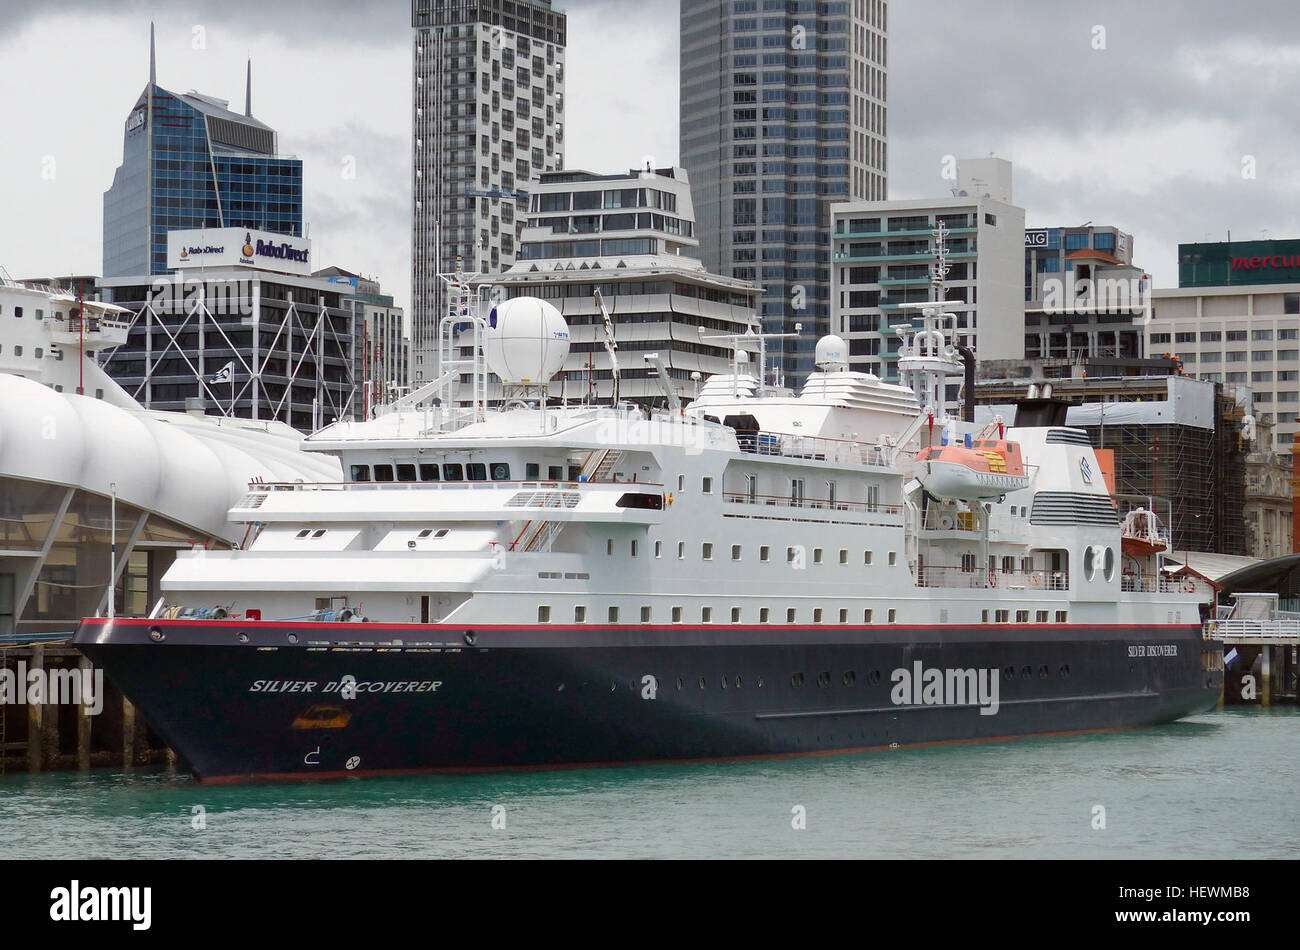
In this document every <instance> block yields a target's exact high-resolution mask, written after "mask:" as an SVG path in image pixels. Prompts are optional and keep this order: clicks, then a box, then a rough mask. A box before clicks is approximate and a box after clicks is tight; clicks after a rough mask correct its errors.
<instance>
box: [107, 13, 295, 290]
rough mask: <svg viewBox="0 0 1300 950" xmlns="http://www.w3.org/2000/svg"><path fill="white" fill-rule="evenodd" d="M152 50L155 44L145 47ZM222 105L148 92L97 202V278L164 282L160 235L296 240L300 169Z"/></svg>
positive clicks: (270, 138) (155, 89) (258, 128)
mask: <svg viewBox="0 0 1300 950" xmlns="http://www.w3.org/2000/svg"><path fill="white" fill-rule="evenodd" d="M151 46H152V39H151ZM249 80H250V88H249V89H248V91H247V94H246V96H245V114H244V115H240V114H239V113H236V112H232V111H230V109H229V108H228V106H229V103H228V102H226V101H225V100H224V99H215V98H213V97H211V96H205V95H201V94H199V93H196V92H188V93H185V94H183V95H179V94H177V93H174V92H169V91H168V90H166V89H163V88H162V87H161V86H159V85H158V84H157V81H156V71H155V68H154V64H153V52H152V49H151V50H150V65H149V84H148V85H147V86H146V87H145V90H144V92H142V93H141V94H140V98H139V99H138V100H137V101H136V104H135V106H134V107H132V109H131V111H130V113H129V114H128V116H127V120H126V129H125V134H124V140H123V145H122V164H121V166H119V168H118V169H117V173H116V174H115V175H114V176H113V184H112V187H110V188H109V189H108V191H106V192H104V277H105V278H110V277H138V276H149V275H153V274H162V273H166V272H167V269H168V268H167V232H168V231H174V230H178V229H185V228H220V227H237V228H253V229H257V230H262V231H273V232H275V233H277V234H288V235H292V236H294V237H302V161H301V159H297V158H292V157H287V156H283V155H279V154H278V149H277V136H276V133H275V131H274V130H273V129H271V128H269V127H268V126H266V125H264V124H263V123H261V122H259V121H257V120H256V119H254V118H253V117H252V115H251V112H252V109H251V106H252V90H251V69H250V76H249Z"/></svg>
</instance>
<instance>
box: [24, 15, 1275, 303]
mask: <svg viewBox="0 0 1300 950" xmlns="http://www.w3.org/2000/svg"><path fill="white" fill-rule="evenodd" d="M1265 6H1268V4H1265ZM557 8H558V9H561V10H563V11H564V12H566V13H567V15H568V17H569V43H568V54H567V56H566V62H567V66H568V69H567V75H566V82H565V85H566V94H567V98H568V104H567V109H566V111H567V112H568V113H569V122H570V125H569V132H568V135H569V147H568V149H567V150H566V165H567V166H568V167H570V168H584V169H589V170H591V171H595V172H600V173H606V172H611V171H616V170H618V169H622V168H628V167H633V166H636V165H640V164H642V160H643V159H644V158H645V157H646V156H652V157H653V158H654V162H655V164H656V165H659V166H664V165H671V164H674V163H679V162H680V156H679V155H678V154H677V151H678V149H677V138H678V125H677V89H678V49H677V33H678V25H679V20H678V5H677V4H676V3H670V2H663V0H658V2H654V3H651V4H628V3H624V2H608V3H592V2H582V3H568V4H564V3H560V4H557ZM253 9H255V8H254V6H253V5H252V4H251V3H246V2H243V0H236V2H233V3H226V4H222V5H221V6H220V7H218V6H217V5H216V4H207V3H198V4H195V5H194V6H193V7H192V8H191V11H190V12H187V13H184V14H178V13H173V12H172V11H170V10H168V11H164V12H163V13H162V14H161V15H159V16H157V17H156V18H157V23H158V61H159V62H158V69H159V74H160V77H166V80H167V81H168V82H169V83H170V84H171V85H172V86H173V87H174V88H176V89H177V90H178V91H184V90H188V89H191V88H193V89H197V90H199V91H201V92H204V93H207V94H210V95H216V96H220V97H222V98H228V99H230V100H231V101H232V102H234V103H238V102H239V101H241V98H242V93H243V80H244V63H245V60H246V58H247V57H248V56H249V55H251V56H252V59H253V70H254V76H255V86H256V92H257V95H256V97H255V99H256V101H255V106H256V109H255V112H256V113H257V115H258V117H259V118H260V119H262V120H263V121H265V122H266V123H267V124H268V125H271V126H272V127H274V128H276V129H277V130H278V131H279V132H280V137H281V149H282V151H284V152H285V153H287V154H292V155H298V156H300V157H302V159H303V162H304V208H303V210H304V225H305V226H310V227H311V236H312V239H313V241H314V242H315V244H316V246H317V248H318V260H319V261H320V262H321V263H322V264H337V265H339V266H342V267H346V268H349V269H351V270H355V271H358V272H362V273H366V274H368V275H373V276H375V277H377V278H378V279H379V280H380V281H381V282H382V283H383V284H384V286H385V288H391V290H392V292H393V293H394V296H395V297H396V302H397V304H398V305H403V306H407V307H408V308H409V304H410V290H409V286H408V285H409V275H410V208H411V189H410V174H411V171H410V136H411V133H410V106H411V89H410V69H411V50H410V25H409V19H408V18H409V4H406V3H400V4H392V5H390V6H386V7H384V8H382V9H377V10H374V11H369V14H370V20H369V21H368V30H367V31H354V32H350V33H348V34H347V35H346V36H345V35H344V34H343V32H342V31H340V30H337V29H328V28H327V27H329V25H330V24H334V25H335V26H337V24H338V22H339V20H338V14H341V13H342V12H344V10H345V8H344V7H342V6H341V5H339V6H337V7H335V6H332V5H331V4H329V3H326V4H321V5H317V6H314V7H312V8H310V9H308V8H302V9H301V10H298V11H296V13H291V12H288V11H279V12H274V11H272V12H268V13H267V14H266V15H265V16H263V15H262V14H261V12H260V8H258V9H259V15H258V17H257V18H256V20H249V19H246V18H244V17H243V16H242V14H244V13H246V12H248V11H250V10H253ZM346 9H350V8H346ZM1173 9H1174V7H1173V5H1172V4H1152V5H1149V6H1144V7H1143V9H1141V10H1137V11H1132V10H1124V9H1123V8H1122V7H1121V5H1119V4H1115V3H1099V4H1094V5H1092V6H1091V7H1090V8H1089V9H1088V10H1087V11H1078V10H1040V9H1038V8H1037V7H1036V6H1034V5H1030V4H1027V3H1020V2H1003V3H998V4H967V5H962V6H960V7H952V6H951V5H948V6H945V5H943V4H940V3H937V2H925V3H919V2H913V3H906V4H904V3H895V4H891V8H890V13H891V22H890V24H889V34H890V38H891V40H892V43H891V45H892V47H893V56H892V57H891V61H890V64H889V65H890V85H891V89H890V112H891V127H890V130H889V132H890V136H889V137H890V140H891V146H892V148H891V154H890V159H891V161H890V167H889V178H890V193H889V197H890V198H891V199H900V198H910V197H917V198H924V197H942V196H943V195H945V194H946V193H947V190H946V189H947V188H948V187H949V186H950V185H951V182H950V181H948V180H946V179H944V178H943V177H942V169H943V159H944V158H945V156H949V155H951V156H953V157H956V158H973V157H981V156H984V155H987V154H989V153H990V152H992V153H995V154H996V155H998V157H1001V158H1006V159H1009V160H1010V161H1012V162H1013V163H1014V165H1015V175H1016V194H1017V203H1019V204H1022V205H1023V206H1024V207H1026V209H1027V212H1028V214H1027V221H1026V224H1027V226H1028V227H1030V228H1034V227H1048V226H1069V225H1078V224H1082V223H1083V222H1084V221H1086V220H1095V221H1099V222H1104V223H1108V224H1113V225H1115V226H1118V227H1121V228H1122V229H1124V230H1126V231H1128V232H1130V233H1132V234H1133V235H1134V243H1135V250H1134V255H1135V259H1137V260H1138V261H1140V262H1141V263H1142V265H1143V266H1144V267H1145V268H1146V269H1147V270H1148V271H1149V272H1150V273H1152V275H1153V277H1154V284H1155V286H1157V287H1172V286H1175V285H1176V283H1177V245H1178V244H1179V243H1186V242H1197V241H1204V240H1222V239H1224V238H1226V237H1227V234H1228V232H1229V231H1231V233H1232V236H1233V238H1234V239H1237V240H1242V239H1255V238H1259V237H1261V236H1266V237H1288V236H1296V235H1297V234H1300V221H1297V215H1296V214H1295V213H1294V211H1292V210H1291V206H1290V205H1289V204H1288V203H1287V202H1286V201H1285V198H1286V197H1287V196H1288V194H1289V191H1290V189H1291V187H1292V186H1294V185H1295V184H1297V183H1300V162H1298V161H1297V160H1296V159H1295V158H1294V155H1296V154H1297V152H1300V149H1297V148H1295V147H1293V143H1291V142H1290V141H1289V139H1290V137H1291V136H1293V135H1294V133H1292V132H1290V131H1288V130H1287V129H1285V128H1282V127H1278V126H1277V125H1276V124H1275V123H1271V122H1268V121H1262V117H1267V116H1269V115H1272V114H1276V112H1277V110H1278V109H1279V107H1280V103H1282V102H1285V101H1289V100H1290V99H1291V98H1293V93H1294V92H1296V91H1300V70H1298V69H1297V68H1296V65H1295V64H1296V62H1297V60H1300V51H1298V49H1297V47H1296V46H1295V45H1288V44H1287V42H1286V41H1285V40H1279V41H1272V40H1270V39H1268V38H1267V37H1266V36H1265V35H1264V33H1263V31H1262V30H1260V28H1259V27H1258V24H1259V23H1260V22H1263V21H1262V20H1261V18H1259V17H1251V18H1246V19H1243V18H1237V17H1233V16H1232V15H1231V11H1230V10H1228V9H1226V8H1222V9H1221V8H1220V7H1219V6H1218V5H1214V4H1195V5H1192V6H1190V7H1189V6H1188V5H1179V6H1178V7H1177V8H1176V9H1177V11H1178V15H1177V16H1170V15H1169V12H1170V11H1171V10H1173ZM6 13H7V16H8V17H9V20H10V23H11V29H10V32H9V33H8V34H7V37H6V39H5V40H3V41H0V53H3V54H4V55H3V56H0V83H3V85H4V87H5V88H6V89H7V90H8V91H9V94H10V95H12V96H13V101H15V102H18V103H20V104H21V106H22V110H23V112H24V114H26V115H28V116H30V117H32V119H33V120H32V122H31V124H30V125H29V128H28V131H27V132H25V133H24V134H23V135H22V136H19V137H17V138H16V140H15V141H14V142H13V144H12V145H11V146H10V147H9V148H7V149H6V150H5V152H4V154H3V156H0V175H3V176H4V178H5V180H6V181H7V182H10V183H11V184H10V185H8V186H7V187H6V193H5V198H6V201H5V204H6V210H8V211H9V212H10V214H12V215H13V216H14V219H16V220H20V221H22V222H23V225H24V228H23V230H22V231H21V232H17V231H14V230H9V231H7V232H6V237H5V239H4V240H3V241H0V265H3V266H5V267H6V268H7V269H8V270H9V272H10V273H11V274H12V275H13V276H15V277H22V276H31V275H34V274H38V273H40V274H44V273H94V272H97V271H98V270H99V267H100V259H101V220H100V218H101V214H102V208H101V207H100V204H101V202H102V194H103V192H104V190H105V189H106V188H107V187H108V186H109V184H110V183H111V181H112V172H113V170H114V169H115V168H116V164H117V162H118V161H120V158H121V155H120V142H121V117H122V115H124V114H125V113H126V111H128V110H129V108H130V105H131V104H132V102H133V101H134V99H135V97H136V96H138V94H139V90H140V89H141V88H142V87H143V85H144V83H145V81H146V80H147V48H148V22H149V18H150V13H149V11H148V8H147V7H146V6H145V5H143V4H139V3H131V2H119V3H113V2H103V3H97V4H96V3H86V4H77V3H73V4H65V5H63V6H61V7H60V9H59V11H58V12H48V11H45V10H39V9H35V8H18V9H17V10H15V11H12V12H10V11H6ZM1288 21H1292V22H1293V23H1294V24H1295V25H1300V12H1297V11H1295V10H1294V9H1291V8H1289V7H1287V6H1284V5H1281V4H1278V5H1276V14H1275V15H1274V16H1272V17H1271V18H1270V19H1269V22H1270V23H1271V24H1272V26H1271V29H1270V31H1269V36H1279V37H1285V36H1286V35H1287V34H1288V31H1287V30H1286V29H1285V25H1286V23H1287V22H1288ZM248 23H255V24H256V26H255V29H254V32H252V33H248V32H245V31H246V30H247V26H246V24H248ZM1026 24H1028V25H1032V26H1033V27H1034V29H1032V30H1029V29H1026V28H1025V26H1026ZM1098 27H1101V28H1103V32H1101V33H1099V32H1098ZM1031 34H1032V35H1034V36H1035V37H1037V39H1036V40H1035V41H1034V42H1033V43H1026V42H1022V41H1021V40H1019V39H1017V37H1023V36H1027V35H1031ZM1051 36H1056V37H1057V38H1058V41H1057V42H1055V43H1051V44H1044V38H1045V37H1051ZM611 37H613V40H612V41H611ZM620 37H636V40H635V42H631V41H624V40H621V39H619V38H620ZM200 40H202V43H203V46H204V47H205V48H194V44H196V43H198V42H199V41H200ZM51 44H53V45H54V46H57V47H59V48H61V49H63V50H64V52H63V53H62V54H61V56H60V58H61V59H63V60H79V59H80V60H84V61H87V62H92V61H102V51H103V49H104V48H105V46H107V47H109V48H112V49H114V50H118V51H119V52H120V55H116V56H114V58H113V63H114V64H115V65H114V68H113V69H112V70H108V71H104V72H103V73H102V74H100V75H97V81H96V83H95V84H94V86H93V87H92V88H90V89H89V90H87V89H86V88H84V84H83V83H82V82H81V79H80V76H79V75H78V73H77V71H75V70H74V71H64V70H58V71H55V70H50V69H48V68H47V67H46V66H45V65H44V63H45V62H46V61H47V60H45V59H43V58H42V56H43V54H42V52H41V51H43V50H48V49H50V48H51ZM1099 44H1100V45H1103V46H1104V48H1095V47H1097V46H1098V45H1099ZM629 58H631V63H632V65H631V66H629ZM940 62H942V64H943V65H942V68H939V67H938V65H937V64H938V63H940ZM1008 62H1015V63H1018V67H1017V68H1015V69H1002V68H999V69H997V70H990V69H989V68H988V65H987V64H988V63H1008ZM972 71H976V73H975V74H976V75H978V77H979V79H980V83H978V84H976V83H970V82H966V83H954V82H953V76H954V75H958V76H960V75H970V74H971V72H972ZM648 90H649V91H650V92H651V94H647V91H648ZM1130 90H1136V91H1138V93H1139V94H1140V95H1141V96H1142V98H1141V99H1138V98H1137V97H1136V96H1135V95H1133V94H1132V92H1130ZM655 91H657V92H655ZM74 106H79V107H82V108H84V110H85V111H84V114H82V113H77V114H76V115H75V116H73V115H72V113H71V110H72V109H73V108H74ZM43 123H44V124H46V128H47V129H48V132H46V131H42V124H43ZM1253 129H1267V130H1269V131H1268V136H1269V137H1268V140H1267V141H1265V140H1264V139H1262V138H1260V137H1259V134H1255V133H1253V132H1249V131H1246V130H1253ZM74 132H75V134H74ZM1261 134H1262V133H1261ZM349 169H350V170H351V177H348V173H349ZM1252 174H1253V176H1254V177H1250V176H1251V175H1252ZM24 182H25V183H26V184H23V183H24ZM69 222H73V223H74V226H73V227H71V228H69Z"/></svg>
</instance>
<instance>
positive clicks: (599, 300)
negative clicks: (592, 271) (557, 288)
mask: <svg viewBox="0 0 1300 950" xmlns="http://www.w3.org/2000/svg"><path fill="white" fill-rule="evenodd" d="M591 295H592V296H593V297H594V298H595V299H596V309H597V310H599V311H600V315H601V317H602V318H604V320H605V352H606V353H608V354H609V368H610V370H611V371H612V372H613V374H614V391H613V394H612V399H611V400H610V401H611V402H612V403H613V404H614V405H615V406H617V405H618V341H617V340H615V339H614V321H613V320H611V319H610V318H609V310H608V309H606V307H605V298H604V297H602V296H601V295H600V288H599V287H597V288H596V289H595V290H593V291H592V293H591Z"/></svg>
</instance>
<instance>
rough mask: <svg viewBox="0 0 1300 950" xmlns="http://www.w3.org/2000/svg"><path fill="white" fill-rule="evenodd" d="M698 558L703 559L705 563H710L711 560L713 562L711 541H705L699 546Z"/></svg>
mask: <svg viewBox="0 0 1300 950" xmlns="http://www.w3.org/2000/svg"><path fill="white" fill-rule="evenodd" d="M700 556H701V557H702V558H704V560H706V561H712V560H713V542H712V541H705V542H704V543H703V544H702V545H700Z"/></svg>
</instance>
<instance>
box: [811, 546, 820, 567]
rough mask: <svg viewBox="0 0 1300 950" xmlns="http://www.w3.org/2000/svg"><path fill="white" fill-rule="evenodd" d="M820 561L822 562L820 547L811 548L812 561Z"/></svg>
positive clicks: (816, 562) (818, 562)
mask: <svg viewBox="0 0 1300 950" xmlns="http://www.w3.org/2000/svg"><path fill="white" fill-rule="evenodd" d="M821 562H822V549H821V548H813V563H814V564H820V563H821Z"/></svg>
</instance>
